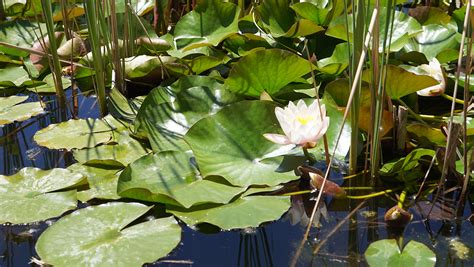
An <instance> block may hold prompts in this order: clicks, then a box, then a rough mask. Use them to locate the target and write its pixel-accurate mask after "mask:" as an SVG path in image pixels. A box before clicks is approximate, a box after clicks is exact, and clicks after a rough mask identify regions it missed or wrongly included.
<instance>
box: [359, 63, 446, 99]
mask: <svg viewBox="0 0 474 267" xmlns="http://www.w3.org/2000/svg"><path fill="white" fill-rule="evenodd" d="M370 75H371V71H370V70H365V71H364V72H363V73H362V80H364V81H366V82H369V83H370V81H371V77H370ZM438 83H439V82H438V81H437V80H436V79H434V78H433V77H431V76H428V75H416V74H414V73H413V72H410V71H407V70H405V69H403V68H401V67H398V66H395V65H387V74H386V81H385V92H386V93H387V95H388V96H390V97H391V98H392V99H400V98H402V97H404V96H406V95H409V94H412V93H415V92H416V91H418V90H421V89H424V88H427V87H430V86H433V85H437V84H438Z"/></svg>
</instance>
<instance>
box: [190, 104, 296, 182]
mask: <svg viewBox="0 0 474 267" xmlns="http://www.w3.org/2000/svg"><path fill="white" fill-rule="evenodd" d="M275 107H276V105H275V104H274V103H273V102H269V101H242V102H238V103H235V104H232V105H230V106H227V107H224V108H223V109H222V110H221V111H219V112H218V113H217V114H214V115H212V116H208V117H206V118H203V119H201V120H200V121H198V122H197V123H196V124H194V126H193V127H191V129H190V130H189V131H188V132H187V133H186V135H185V137H184V139H185V140H186V142H187V143H188V144H189V146H190V147H191V149H192V151H193V153H194V155H195V156H196V160H197V163H198V166H199V169H200V171H201V174H202V175H203V176H204V177H206V176H211V175H218V176H222V177H224V178H225V179H227V181H229V182H230V183H231V184H233V185H237V186H242V187H245V186H249V185H254V184H255V185H269V186H272V185H277V184H280V183H284V182H288V181H291V180H294V179H296V178H297V177H296V176H295V175H294V173H293V169H294V168H295V167H296V166H297V165H299V164H301V163H302V161H301V159H299V158H298V157H286V158H284V157H281V156H270V153H271V152H275V151H276V150H278V149H281V145H277V144H274V143H272V142H270V141H268V140H267V139H265V138H264V137H263V134H265V133H281V129H280V127H279V124H278V121H277V119H276V117H275ZM280 155H281V154H280Z"/></svg>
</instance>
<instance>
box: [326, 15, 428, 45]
mask: <svg viewBox="0 0 474 267" xmlns="http://www.w3.org/2000/svg"><path fill="white" fill-rule="evenodd" d="M379 12H380V13H379V14H380V15H379V19H380V26H379V28H380V37H379V47H380V51H382V49H383V47H384V40H390V43H389V44H388V43H387V46H386V47H387V50H389V51H391V52H396V51H399V50H400V49H402V48H403V46H404V45H405V44H407V43H408V42H409V40H410V37H413V36H415V35H417V34H418V33H419V32H421V30H422V29H421V25H420V24H419V23H418V22H417V21H416V20H415V19H414V18H412V17H410V16H408V15H406V14H405V13H403V12H400V11H395V15H394V17H393V25H392V24H390V25H389V27H388V32H386V25H387V9H386V8H381V9H380V11H379ZM389 12H391V11H389ZM369 18H370V16H368V19H369ZM353 20H354V19H353V16H352V14H350V15H348V16H347V22H348V23H347V24H348V25H347V27H348V28H349V29H346V18H345V16H344V15H342V16H340V17H338V18H336V19H334V20H332V21H331V23H330V24H329V28H328V30H327V32H326V34H327V35H329V36H332V37H335V38H339V39H342V40H344V41H349V42H351V43H352V42H353V40H352V38H353V24H352V23H353ZM367 24H368V22H367ZM348 36H349V40H348Z"/></svg>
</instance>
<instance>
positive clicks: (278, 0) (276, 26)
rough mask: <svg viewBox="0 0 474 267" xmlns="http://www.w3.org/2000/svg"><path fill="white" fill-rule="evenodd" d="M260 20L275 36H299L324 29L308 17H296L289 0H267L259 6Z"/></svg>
mask: <svg viewBox="0 0 474 267" xmlns="http://www.w3.org/2000/svg"><path fill="white" fill-rule="evenodd" d="M257 11H258V13H259V15H260V22H261V23H262V24H263V26H264V27H265V28H266V29H268V31H269V32H270V33H271V34H272V36H274V37H299V36H306V35H310V34H313V33H316V32H319V31H322V30H324V28H323V27H321V26H319V25H318V24H316V23H314V22H313V21H311V20H308V19H299V20H297V19H296V13H295V12H294V11H293V10H292V9H291V8H290V6H289V4H288V1H287V0H266V1H263V2H262V3H261V4H260V5H259V6H258V7H257Z"/></svg>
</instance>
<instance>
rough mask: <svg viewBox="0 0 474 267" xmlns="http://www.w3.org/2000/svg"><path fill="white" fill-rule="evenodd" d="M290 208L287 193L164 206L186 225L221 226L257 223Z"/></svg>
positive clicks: (223, 227)
mask: <svg viewBox="0 0 474 267" xmlns="http://www.w3.org/2000/svg"><path fill="white" fill-rule="evenodd" d="M289 208H290V199H289V197H282V196H248V197H244V198H239V199H237V200H235V201H234V202H231V203H229V204H227V205H222V206H217V207H215V206H214V207H212V206H209V207H206V206H204V207H203V206H199V207H197V208H195V209H188V210H186V209H180V208H177V207H167V210H166V211H167V212H170V213H172V214H174V215H175V216H177V217H178V218H179V219H181V220H183V221H184V222H186V224H188V225H196V224H200V223H210V224H213V225H215V226H218V227H220V228H222V229H225V230H230V229H237V228H245V227H257V226H258V225H260V224H261V223H263V222H268V221H274V220H278V219H279V218H280V217H281V216H282V215H283V213H285V212H286V211H287V210H288V209H289Z"/></svg>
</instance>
